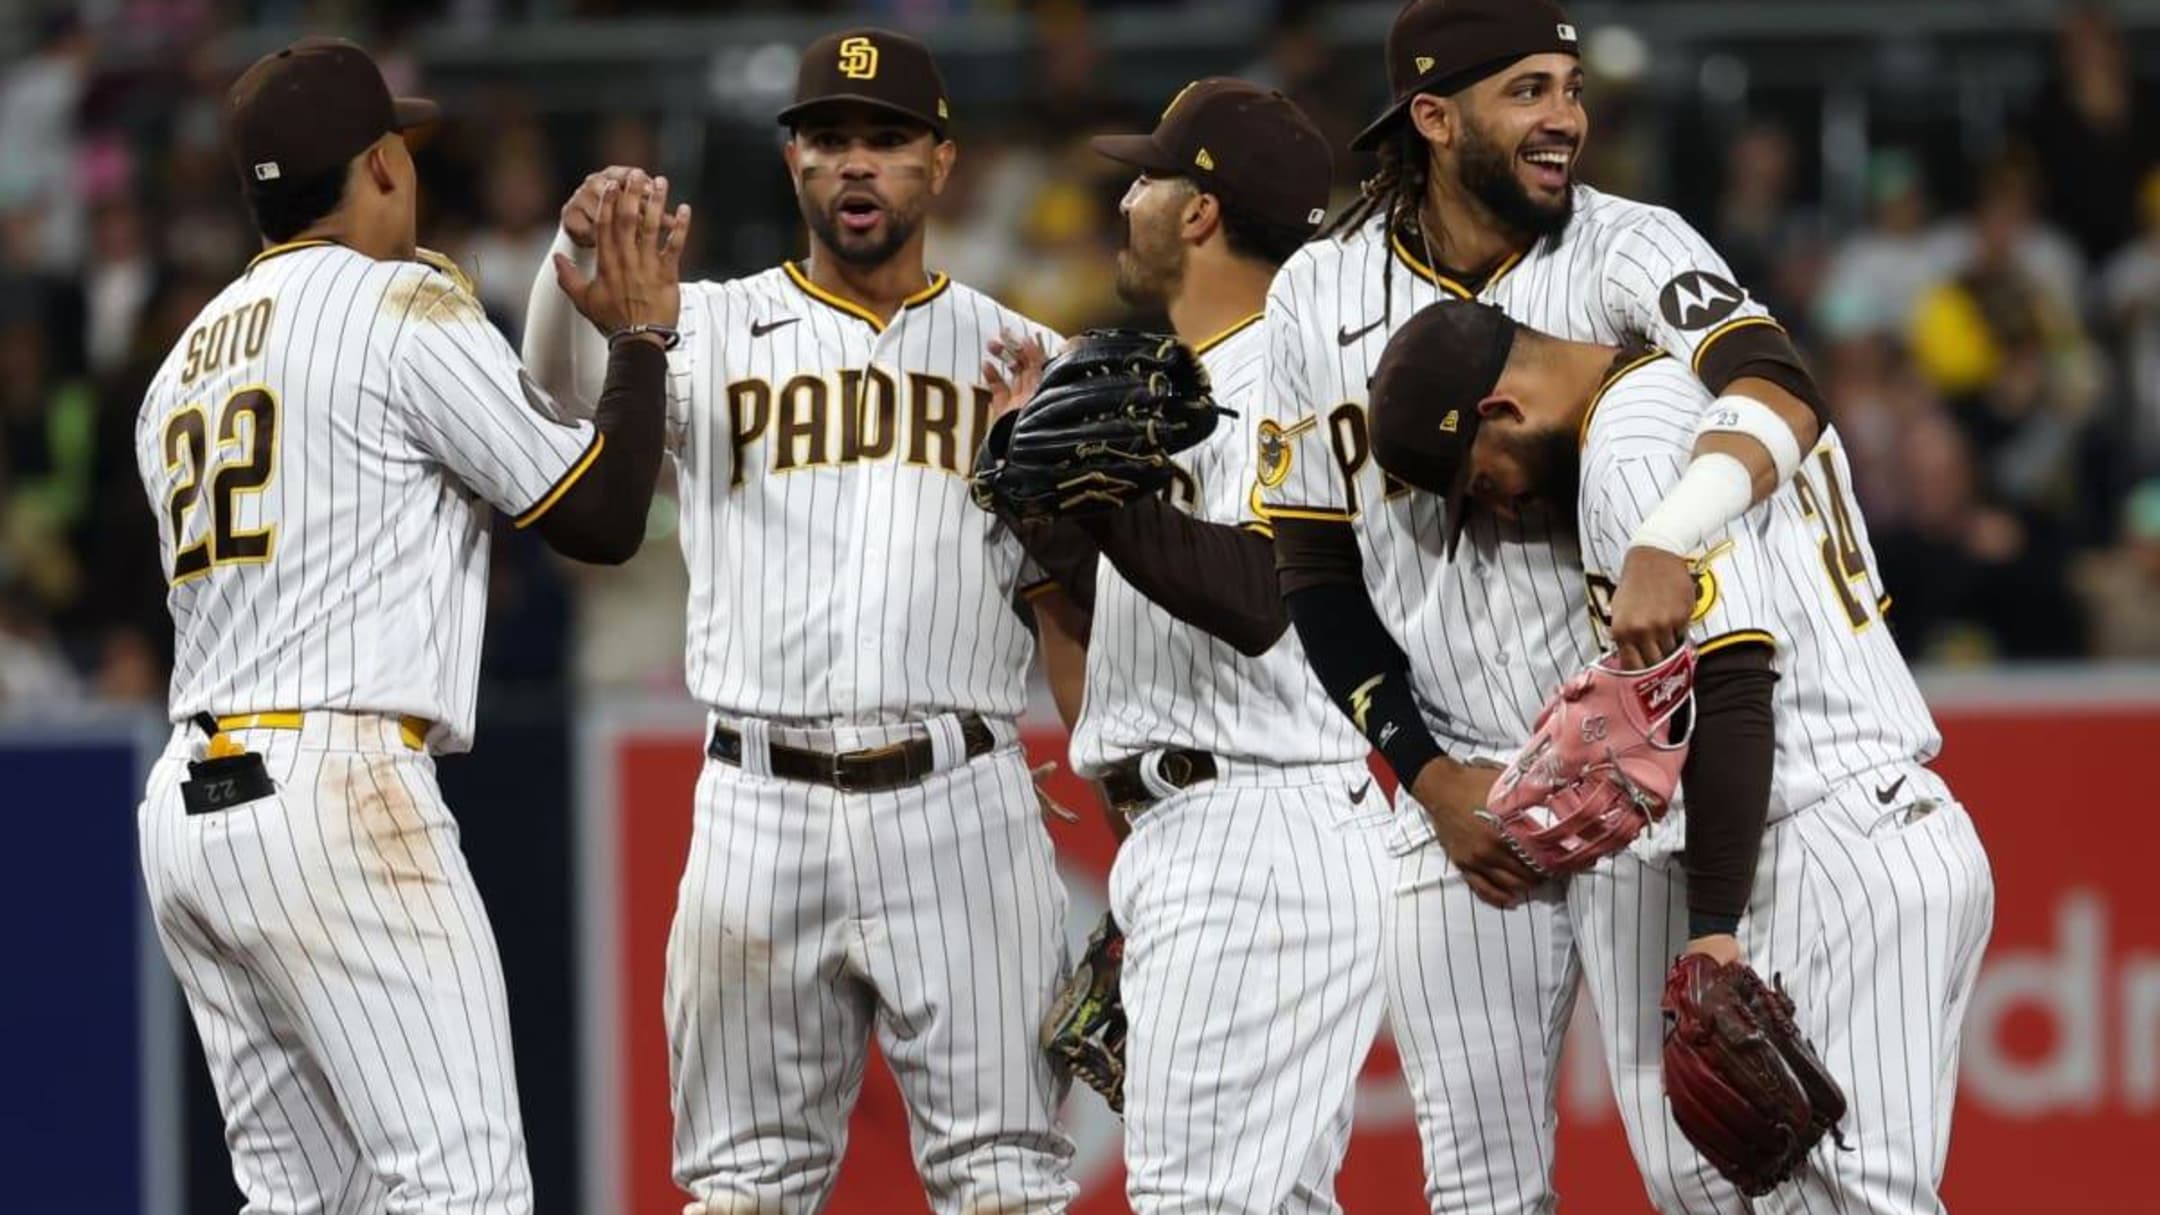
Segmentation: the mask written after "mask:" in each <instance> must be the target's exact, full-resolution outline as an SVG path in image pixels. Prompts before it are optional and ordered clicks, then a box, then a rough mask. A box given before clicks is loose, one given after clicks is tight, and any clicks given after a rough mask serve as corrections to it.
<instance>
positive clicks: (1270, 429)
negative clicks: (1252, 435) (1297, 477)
mask: <svg viewBox="0 0 2160 1215" xmlns="http://www.w3.org/2000/svg"><path fill="white" fill-rule="evenodd" d="M1289 478H1290V434H1289V432H1287V431H1285V430H1284V429H1283V428H1282V427H1281V426H1280V425H1278V424H1277V423H1276V421H1275V420H1274V419H1273V418H1267V419H1264V420H1263V421H1262V422H1261V423H1260V484H1262V485H1265V486H1267V487H1268V488H1269V489H1274V488H1275V487H1276V486H1278V485H1281V484H1282V483H1283V482H1284V481H1286V480H1288V479H1289Z"/></svg>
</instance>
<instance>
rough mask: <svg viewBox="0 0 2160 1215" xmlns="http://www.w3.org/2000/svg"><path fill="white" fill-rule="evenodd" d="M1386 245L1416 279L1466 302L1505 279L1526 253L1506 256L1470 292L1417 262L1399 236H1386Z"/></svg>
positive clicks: (1415, 256)
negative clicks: (1449, 292)
mask: <svg viewBox="0 0 2160 1215" xmlns="http://www.w3.org/2000/svg"><path fill="white" fill-rule="evenodd" d="M1388 244H1389V245H1391V246H1393V247H1394V249H1395V256H1396V257H1399V258H1401V259H1402V262H1403V264H1404V265H1406V266H1408V267H1410V269H1411V271H1412V272H1414V273H1415V274H1417V276H1418V277H1420V278H1422V279H1424V280H1425V281H1426V282H1428V283H1431V284H1432V285H1433V286H1435V287H1439V288H1440V289H1442V290H1444V291H1452V292H1454V293H1455V294H1456V295H1459V296H1461V297H1462V298H1464V299H1466V300H1467V299H1475V298H1477V295H1478V292H1479V291H1483V290H1484V289H1485V288H1486V287H1490V286H1492V285H1493V284H1494V283H1497V282H1499V281H1500V280H1501V279H1503V278H1506V277H1507V273H1508V271H1510V270H1513V269H1514V268H1515V267H1516V266H1518V265H1520V264H1521V263H1522V259H1523V255H1524V253H1525V252H1527V250H1521V249H1518V250H1516V251H1515V252H1513V253H1510V254H1508V255H1507V257H1506V258H1504V259H1503V260H1502V261H1501V262H1500V264H1499V265H1498V266H1495V267H1494V268H1493V272H1492V273H1491V274H1488V275H1486V276H1485V282H1484V283H1483V284H1481V285H1480V286H1479V287H1478V290H1477V291H1472V290H1471V289H1470V288H1468V287H1466V286H1464V285H1463V284H1462V283H1459V282H1457V281H1455V280H1454V279H1452V278H1450V277H1448V276H1447V275H1445V274H1442V273H1440V272H1439V271H1438V270H1435V269H1433V268H1432V267H1431V266H1428V265H1426V264H1425V263H1424V262H1421V261H1419V260H1418V259H1417V255H1416V254H1414V253H1412V252H1410V248H1409V246H1407V245H1405V244H1403V243H1402V236H1401V234H1399V233H1390V234H1389V235H1388Z"/></svg>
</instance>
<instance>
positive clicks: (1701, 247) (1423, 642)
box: [1262, 186, 1768, 1212]
mask: <svg viewBox="0 0 2160 1215" xmlns="http://www.w3.org/2000/svg"><path fill="white" fill-rule="evenodd" d="M1383 223H1384V221H1383V220H1382V219H1380V218H1378V217H1376V218H1375V219H1373V220H1372V221H1371V222H1369V223H1368V224H1366V225H1365V226H1364V227H1363V228H1362V229H1360V230H1358V231H1356V232H1353V233H1350V234H1348V235H1347V236H1345V237H1343V238H1342V239H1339V240H1329V241H1319V242H1315V243H1313V244H1310V245H1308V246H1306V247H1305V248H1304V249H1303V250H1301V251H1300V252H1299V253H1298V254H1297V255H1296V256H1295V257H1293V258H1292V259H1291V260H1290V261H1289V262H1288V263H1287V264H1286V265H1285V266H1284V267H1283V269H1282V271H1281V272H1280V273H1279V274H1278V275H1277V276H1276V279H1275V282H1274V284H1273V286H1272V287H1271V289H1270V291H1269V294H1268V304H1267V321H1266V327H1267V330H1268V334H1267V338H1268V367H1269V390H1268V398H1267V401H1266V406H1265V408H1266V412H1267V414H1268V416H1269V418H1270V420H1271V421H1272V422H1273V423H1274V425H1275V426H1277V427H1279V428H1281V430H1282V432H1283V434H1284V435H1285V437H1286V439H1287V441H1288V443H1289V449H1290V458H1289V464H1288V467H1287V469H1285V470H1283V473H1282V475H1281V477H1280V479H1279V483H1277V484H1275V485H1272V486H1265V487H1264V488H1263V491H1262V501H1263V504H1264V506H1265V507H1266V508H1267V510H1268V513H1269V514H1270V515H1271V516H1278V517H1284V516H1286V517H1307V518H1319V519H1341V520H1350V521H1353V522H1354V523H1355V525H1356V527H1355V531H1356V533H1357V538H1358V547H1359V551H1360V555H1361V557H1362V558H1363V562H1364V572H1365V585H1366V591H1367V593H1368V594H1369V595H1370V597H1371V599H1372V601H1373V605H1374V607H1375V608H1376V609H1377V611H1378V613H1379V616H1380V619H1381V621H1382V623H1383V624H1384V625H1385V626H1386V627H1387V628H1388V631H1389V633H1390V634H1391V635H1392V636H1393V637H1394V639H1395V641H1396V643H1397V644H1398V645H1400V646H1401V647H1402V649H1403V651H1404V653H1405V654H1406V655H1407V656H1408V658H1409V661H1410V668H1411V678H1412V683H1413V686H1414V688H1415V690H1416V692H1417V694H1418V697H1419V702H1420V707H1421V708H1422V709H1423V711H1424V716H1425V721H1426V724H1427V725H1428V726H1429V727H1431V729H1432V730H1433V733H1434V735H1435V737H1436V738H1438V739H1439V741H1440V743H1441V745H1442V746H1443V747H1444V748H1445V749H1447V751H1448V752H1449V753H1450V754H1453V755H1456V756H1458V757H1468V756H1474V755H1505V754H1508V753H1510V752H1512V750H1513V748H1514V747H1515V746H1517V745H1519V744H1520V742H1521V740H1522V739H1524V738H1526V737H1527V736H1528V734H1529V727H1530V723H1531V722H1532V721H1533V720H1534V719H1535V717H1536V715H1537V711H1538V709H1539V707H1540V706H1541V705H1542V704H1543V703H1544V699H1545V697H1546V696H1547V695H1548V694H1550V692H1551V690H1552V689H1553V688H1554V687H1556V686H1558V684H1559V682H1560V681H1561V680H1562V679H1563V678H1565V677H1566V676H1567V675H1569V674H1572V673H1573V672H1574V671H1575V670H1577V669H1578V668H1580V667H1581V666H1582V665H1583V663H1584V662H1586V661H1587V660H1588V659H1590V658H1591V657H1593V656H1594V654H1595V646H1594V638H1593V636H1592V634H1591V631H1590V630H1589V629H1588V628H1587V627H1585V616H1586V610H1587V599H1586V595H1585V590H1584V586H1583V581H1582V575H1581V572H1580V570H1581V560H1582V559H1581V554H1580V552H1579V551H1578V548H1577V541H1576V539H1575V528H1574V520H1573V519H1572V518H1569V517H1567V516H1566V514H1565V513H1564V512H1551V513H1541V512H1526V513H1525V514H1524V515H1523V516H1522V518H1521V519H1520V521H1518V522H1512V523H1511V522H1507V521H1503V520H1500V519H1497V518H1495V517H1494V516H1492V515H1491V514H1490V513H1481V514H1478V515H1474V516H1473V517H1472V518H1471V520H1470V522H1469V526H1468V528H1467V530H1466V531H1465V533H1464V536H1463V547H1462V549H1461V550H1460V552H1459V553H1458V556H1457V560H1456V561H1455V562H1453V563H1452V564H1451V563H1449V562H1448V561H1447V560H1446V558H1445V553H1444V549H1445V542H1444V533H1443V531H1442V528H1441V524H1442V519H1441V514H1442V510H1441V506H1440V503H1439V501H1438V500H1437V499H1436V498H1434V497H1432V496H1430V495H1424V494H1414V493H1410V492H1408V491H1406V490H1404V489H1402V488H1401V487H1399V486H1394V485H1391V484H1390V483H1389V482H1388V480H1387V478H1386V477H1385V476H1384V474H1383V473H1382V472H1381V470H1380V468H1379V466H1378V464H1377V463H1376V462H1374V461H1373V460H1372V459H1371V458H1370V450H1371V448H1370V443H1369V441H1368V439H1367V436H1366V430H1365V416H1364V404H1365V394H1366V384H1367V382H1368V380H1369V378H1370V376H1371V374H1372V371H1373V368H1374V366H1375V364H1376V363H1377V362H1378V359H1379V356H1380V353H1381V351H1382V350H1383V349H1384V348H1385V346H1386V344H1387V340H1388V338H1389V336H1390V335H1391V334H1392V333H1393V332H1394V330H1395V328H1396V327H1397V326H1399V325H1400V324H1402V322H1403V321H1405V320H1406V319H1408V318H1409V316H1411V315H1412V314H1413V313H1415V312H1416V311H1417V310H1418V309H1419V308H1421V307H1424V306H1425V305H1427V304H1430V303H1432V302H1434V301H1436V300H1439V299H1442V298H1446V297H1449V296H1457V297H1475V298H1477V299H1480V300H1483V301H1485V302H1487V303H1490V304H1493V305H1495V306H1497V307H1499V308H1501V309H1502V310H1504V311H1506V312H1507V313H1508V315H1510V316H1512V317H1514V318H1515V319H1516V320H1517V321H1519V322H1521V323H1523V324H1526V325H1530V326H1532V327H1534V328H1537V329H1540V330H1543V331H1545V332H1547V333H1552V334H1555V335H1557V336H1560V337H1565V338H1570V339H1574V340H1578V341H1596V342H1604V343H1608V344H1613V345H1618V344H1621V343H1622V342H1623V341H1627V340H1635V341H1641V342H1645V343H1648V344H1653V345H1657V346H1660V347H1663V348H1664V349H1667V350H1669V351H1672V352H1674V353H1675V354H1678V355H1681V356H1683V357H1684V358H1686V359H1688V360H1690V361H1691V362H1692V361H1695V360H1698V359H1699V357H1700V356H1701V355H1702V354H1703V353H1704V352H1705V351H1706V350H1708V349H1709V348H1710V347H1711V345H1712V344H1713V343H1714V341H1715V340H1716V339H1718V338H1719V337H1722V335H1723V333H1725V332H1732V331H1734V330H1735V329H1743V328H1745V326H1738V325H1734V324H1732V323H1731V322H1735V321H1740V320H1760V321H1765V322H1767V319H1768V314H1767V313H1766V312H1765V311H1764V309H1763V308H1762V307H1761V305H1760V304H1758V303H1756V302H1755V301H1753V300H1752V299H1747V298H1741V299H1738V300H1735V301H1732V302H1731V304H1730V307H1729V308H1725V307H1722V306H1721V308H1720V309H1719V311H1718V313H1717V315H1716V320H1715V321H1714V322H1713V321H1710V320H1708V319H1706V318H1707V317H1709V316H1710V315H1711V314H1710V313H1708V312H1703V311H1700V310H1695V311H1690V310H1688V309H1684V308H1682V309H1675V310H1674V315H1668V314H1667V310H1666V309H1665V308H1663V307H1661V305H1660V297H1661V295H1663V294H1664V293H1665V291H1666V289H1667V287H1668V285H1670V284H1672V283H1674V281H1675V280H1676V279H1678V278H1680V277H1681V276H1683V275H1686V274H1687V272H1689V271H1701V272H1707V273H1709V274H1712V275H1715V276H1717V277H1719V278H1720V279H1724V280H1728V281H1729V280H1730V278H1731V271H1730V270H1729V269H1728V268H1727V267H1726V266H1725V263H1724V260H1723V259H1722V258H1720V257H1719V256H1718V255H1717V254H1716V252H1715V251H1713V250H1712V249H1711V248H1710V247H1709V245H1708V244H1707V242H1705V241H1704V240H1703V239H1702V237H1701V236H1700V235H1698V234H1697V233H1695V232H1694V231H1693V230H1692V229H1691V228H1689V227H1688V225H1687V224H1686V223H1685V222H1684V221H1682V220H1681V219H1680V218H1679V217H1678V216H1676V215H1674V214H1673V213H1672V212H1670V211H1668V210H1665V209H1664V208H1661V207H1653V206H1648V205H1645V204H1642V203H1637V202H1632V201H1629V200H1627V199H1621V198H1616V197H1614V196H1612V195H1608V194H1603V193H1600V192H1599V191H1596V190H1592V189H1590V188H1588V187H1584V186H1578V187H1576V197H1575V213H1574V218H1573V220H1572V221H1571V222H1570V224H1569V226H1568V228H1567V230H1566V231H1565V232H1564V233H1563V234H1561V235H1560V236H1559V237H1556V238H1548V239H1545V240H1541V241H1540V242H1538V243H1537V244H1536V245H1535V246H1533V247H1532V248H1531V249H1529V250H1528V251H1527V252H1526V253H1525V254H1524V255H1522V256H1521V257H1520V258H1518V259H1515V260H1513V261H1510V262H1505V263H1503V264H1502V265H1501V266H1500V267H1499V268H1498V269H1497V270H1496V271H1495V272H1494V274H1493V275H1492V276H1491V278H1490V281H1487V282H1484V283H1481V284H1464V283H1461V282H1458V281H1455V280H1454V279H1452V278H1450V277H1448V276H1447V275H1445V274H1442V273H1438V272H1436V271H1435V270H1434V269H1433V268H1432V267H1430V266H1428V265H1426V264H1424V263H1423V261H1422V260H1421V257H1420V254H1421V253H1422V250H1413V249H1409V248H1406V247H1401V246H1400V244H1399V243H1398V242H1390V241H1389V240H1387V239H1384V236H1383V233H1382V227H1383ZM1690 281H1691V282H1692V281H1693V280H1690ZM1473 287H1474V288H1475V289H1474V290H1473ZM1743 296H1744V293H1743ZM1696 412H1697V414H1698V415H1699V413H1700V409H1699V408H1698V409H1697V411H1696ZM1413 809H1414V808H1413ZM1390 847H1391V850H1393V851H1394V852H1395V853H1396V855H1397V858H1398V860H1397V867H1398V868H1397V881H1396V891H1397V897H1396V898H1395V899H1393V900H1391V901H1390V906H1389V911H1388V916H1389V925H1388V935H1387V940H1388V946H1387V948H1388V955H1387V956H1388V966H1389V970H1390V975H1389V988H1390V998H1391V1000H1392V1001H1393V1008H1394V1013H1395V1017H1396V1022H1395V1023H1396V1027H1397V1038H1398V1040H1399V1041H1400V1042H1401V1044H1402V1046H1403V1051H1404V1065H1405V1069H1406V1071H1407V1073H1408V1076H1409V1080H1410V1083H1411V1088H1412V1093H1413V1097H1414V1098H1415V1101H1416V1104H1417V1109H1418V1124H1419V1129H1420V1132H1421V1135H1422V1137H1423V1140H1424V1146H1425V1153H1426V1161H1425V1164H1426V1178H1427V1191H1428V1193H1427V1197H1428V1199H1429V1201H1430V1203H1431V1205H1432V1208H1433V1210H1434V1211H1436V1212H1440V1211H1446V1212H1471V1211H1477V1212H1485V1211H1493V1210H1500V1211H1547V1210H1550V1209H1552V1207H1553V1205H1554V1203H1555V1201H1556V1199H1555V1198H1554V1196H1553V1194H1552V1182H1551V1176H1552V1150H1553V1149H1552V1129H1553V1126H1554V1123H1555V1120H1556V1117H1557V1114H1556V1112H1555V1109H1554V1105H1553V1102H1554V1094H1555V1089H1554V1077H1555V1075H1556V1072H1557V1069H1556V1067H1555V1063H1556V1061H1557V1056H1558V1052H1559V1043H1560V1033H1561V1030H1562V1028H1563V1027H1564V1026H1565V1024H1566V1019H1567V1016H1566V1015H1567V1011H1568V1009H1569V1007H1570V1005H1571V1004H1572V1001H1573V998H1574V988H1575V983H1576V971H1577V966H1576V963H1575V960H1574V954H1573V949H1574V944H1573V937H1574V929H1573V927H1572V925H1571V924H1570V922H1569V919H1568V915H1567V910H1566V908H1565V906H1564V905H1563V904H1562V903H1561V902H1560V901H1559V899H1558V897H1557V896H1556V895H1555V896H1550V897H1545V898H1541V899H1537V900H1533V901H1532V902H1530V903H1529V904H1527V905H1525V906H1523V907H1520V908H1517V909H1515V910H1513V911H1510V912H1505V913H1502V912H1497V911H1494V910H1492V909H1490V908H1487V907H1485V906H1483V905H1482V904H1479V903H1477V902H1476V900H1475V899H1474V898H1473V897H1472V896H1471V894H1470V893H1469V891H1468V889H1467V887H1466V886H1465V885H1464V883H1463V881H1462V878H1461V875H1460V874H1459V873H1457V872H1455V871H1454V870H1453V867H1452V866H1451V865H1450V864H1449V863H1448V861H1447V858H1446V857H1445V856H1444V855H1443V854H1442V853H1441V851H1440V849H1439V848H1438V847H1437V846H1436V845H1435V844H1434V843H1433V841H1432V837H1431V832H1430V827H1429V824H1427V823H1426V821H1425V817H1424V815H1423V814H1422V813H1417V812H1412V813H1406V814H1401V815H1398V816H1397V825H1396V828H1395V829H1394V831H1393V832H1392V833H1391V844H1390ZM1472 1076H1474V1077H1476V1078H1477V1080H1476V1082H1474V1083H1473V1082H1470V1081H1468V1080H1466V1077H1472Z"/></svg>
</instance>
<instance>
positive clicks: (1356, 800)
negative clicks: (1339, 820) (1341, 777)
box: [1350, 776, 1372, 806]
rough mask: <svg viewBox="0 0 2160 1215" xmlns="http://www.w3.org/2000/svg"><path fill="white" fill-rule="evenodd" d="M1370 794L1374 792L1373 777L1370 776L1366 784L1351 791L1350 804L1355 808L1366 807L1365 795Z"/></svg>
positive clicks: (1366, 779)
mask: <svg viewBox="0 0 2160 1215" xmlns="http://www.w3.org/2000/svg"><path fill="white" fill-rule="evenodd" d="M1370 792H1372V777H1370V776H1368V777H1366V778H1365V783H1364V784H1362V785H1359V786H1358V787H1357V788H1355V789H1352V790H1351V791H1350V804H1351V805H1353V806H1362V805H1364V804H1365V795H1366V794H1367V793H1370Z"/></svg>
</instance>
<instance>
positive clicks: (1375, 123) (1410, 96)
mask: <svg viewBox="0 0 2160 1215" xmlns="http://www.w3.org/2000/svg"><path fill="white" fill-rule="evenodd" d="M1423 91H1424V90H1423V89H1412V90H1410V91H1409V92H1407V93H1405V94H1403V95H1402V96H1401V97H1398V98H1396V99H1395V102H1394V104H1392V105H1390V106H1388V108H1387V109H1385V110H1382V111H1381V112H1380V117H1378V118H1375V119H1373V120H1372V121H1371V122H1370V123H1368V124H1366V127H1365V129H1364V130H1362V131H1359V132H1358V133H1357V134H1356V135H1355V136H1354V137H1352V138H1351V140H1350V150H1351V151H1353V152H1370V151H1372V150H1373V149H1374V148H1377V147H1379V146H1380V141H1381V140H1383V139H1386V138H1387V133H1388V132H1389V131H1390V130H1392V129H1393V128H1394V126H1395V120H1396V119H1398V118H1401V117H1402V116H1403V111H1405V110H1407V109H1409V108H1410V103H1411V102H1412V101H1415V100H1417V95H1418V94H1419V93H1421V92H1423Z"/></svg>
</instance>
